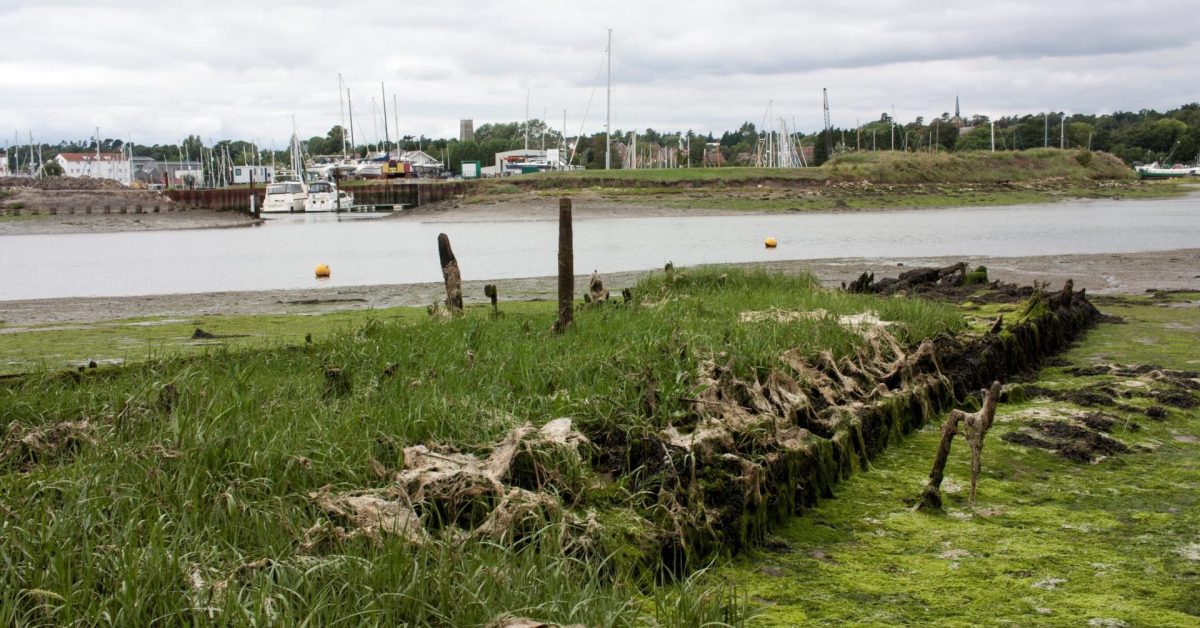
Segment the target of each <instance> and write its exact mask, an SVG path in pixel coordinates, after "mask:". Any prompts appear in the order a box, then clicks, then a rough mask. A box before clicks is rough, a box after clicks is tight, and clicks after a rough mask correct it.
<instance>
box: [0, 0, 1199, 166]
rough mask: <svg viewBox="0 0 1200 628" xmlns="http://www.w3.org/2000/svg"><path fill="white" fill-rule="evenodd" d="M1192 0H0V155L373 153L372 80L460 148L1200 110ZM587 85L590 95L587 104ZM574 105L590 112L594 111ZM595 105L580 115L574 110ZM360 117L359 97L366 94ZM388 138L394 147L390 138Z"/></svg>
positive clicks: (411, 123) (410, 116) (408, 118)
mask: <svg viewBox="0 0 1200 628" xmlns="http://www.w3.org/2000/svg"><path fill="white" fill-rule="evenodd" d="M1197 8H1198V7H1197V4H1196V0H1179V1H1176V0H1158V1H1154V2H1147V1H1138V0H1122V1H1119V2H1108V1H1100V0H1091V1H1088V0H1057V1H1054V2H1047V1H1045V0H1042V1H1033V2H1027V1H1024V0H1020V1H1016V0H1014V1H1003V0H999V1H993V2H967V1H965V0H960V1H958V2H931V1H923V2H912V1H906V0H893V1H884V0H858V1H856V2H835V1H833V0H828V1H826V2H821V3H817V2H800V1H768V0H738V1H731V0H723V1H719V2H716V1H709V0H689V1H687V2H656V1H653V0H640V1H633V2H626V1H623V0H607V1H603V2H600V1H591V2H567V1H560V2H551V1H543V0H521V1H517V2H496V1H478V2H476V1H468V0H458V1H451V2H431V1H426V2H408V1H404V0H390V1H386V2H384V1H371V2H366V1H357V0H320V1H309V0H286V1H271V2H259V1H258V0H239V1H236V2H235V1H228V0H185V1H179V0H165V1H163V2H145V1H144V0H139V1H136V2H135V1H127V0H93V1H90V2H82V1H55V0H0V145H3V144H4V143H10V144H11V143H12V142H13V133H14V132H17V133H19V136H20V138H21V141H26V139H27V134H28V133H29V132H30V131H32V132H33V135H34V139H35V140H37V141H48V142H56V141H58V140H60V139H81V138H88V137H91V136H92V135H93V134H94V132H95V127H97V126H99V127H100V135H101V136H102V137H120V138H122V139H126V140H128V139H130V138H132V139H133V141H135V142H137V143H173V142H175V141H177V140H178V139H180V138H181V137H183V136H185V135H187V134H189V133H194V134H198V135H200V136H201V137H202V138H204V139H205V140H206V141H207V140H208V139H209V138H212V139H223V138H239V139H255V140H258V141H259V142H260V143H261V144H263V145H266V146H269V145H271V144H272V143H274V144H275V145H276V146H280V147H282V146H283V145H284V144H286V142H287V138H288V136H289V135H290V133H291V126H292V116H295V120H296V124H297V125H298V127H299V131H300V134H301V136H303V137H305V138H307V137H309V136H312V135H324V134H325V133H326V132H327V131H328V130H329V128H330V127H331V126H333V125H335V124H338V123H340V121H341V113H340V111H339V102H338V73H339V72H340V73H341V74H342V75H343V76H344V78H345V82H346V85H347V86H348V87H349V88H350V90H351V93H352V96H353V101H354V102H353V106H354V114H355V120H354V122H355V127H356V128H355V130H356V136H357V138H358V139H359V141H360V142H362V141H364V140H366V141H370V140H372V139H373V136H374V135H375V133H376V131H375V130H374V129H375V128H376V127H379V131H378V134H379V135H380V136H382V134H383V131H382V128H381V126H380V124H379V123H378V122H375V121H373V119H372V102H371V98H372V97H374V98H375V99H376V100H377V101H378V100H381V96H380V82H381V81H382V82H384V83H385V84H386V87H387V94H388V95H387V99H388V114H389V127H390V128H391V129H392V133H393V134H394V133H395V130H394V129H395V124H396V121H394V120H392V119H391V113H392V94H395V95H396V102H397V104H398V110H399V129H400V132H401V134H403V135H418V134H425V135H426V136H430V137H447V136H456V135H457V133H458V119H459V118H473V119H474V120H475V125H476V126H477V127H478V126H479V125H481V124H484V123H487V122H498V121H499V122H503V121H513V120H519V119H522V118H523V117H524V116H525V102H526V90H527V89H528V90H531V91H530V93H531V104H530V112H531V117H534V118H541V117H542V116H543V112H545V117H546V118H547V119H548V120H549V121H550V122H551V124H552V126H554V127H555V128H559V127H561V126H562V117H563V111H564V110H566V115H567V129H568V134H569V135H574V134H575V133H577V132H578V131H579V129H580V127H581V125H583V128H584V129H585V131H586V132H595V131H598V130H600V129H602V128H603V124H604V96H605V91H604V77H603V73H602V71H601V67H602V63H603V58H604V47H605V32H606V31H605V29H606V28H609V27H611V28H612V29H613V76H614V88H613V106H612V116H613V128H614V130H615V129H617V128H621V129H632V128H638V129H645V128H647V127H652V128H655V129H658V130H671V131H673V130H687V129H692V130H695V131H697V132H701V133H707V132H709V131H713V132H717V133H719V132H720V131H722V130H725V129H731V128H735V127H737V126H738V125H739V124H740V123H741V122H743V121H745V120H750V121H752V122H754V123H755V124H760V123H761V121H762V119H763V117H764V114H765V112H766V108H767V102H768V100H773V101H774V112H775V115H776V116H777V117H779V116H782V117H784V118H785V119H787V120H788V121H789V123H790V122H791V120H792V119H795V121H796V124H797V126H798V127H799V129H800V130H801V131H813V130H817V129H819V128H820V127H821V125H822V121H821V116H822V113H821V88H822V87H827V88H828V89H829V100H830V105H831V108H832V118H833V123H834V124H835V125H838V126H853V125H855V124H856V123H858V122H860V121H862V122H866V121H869V120H874V119H878V118H879V116H880V114H881V113H882V112H884V111H891V110H892V108H893V107H894V108H895V111H896V114H897V116H898V117H899V118H900V119H901V120H910V119H912V118H914V117H916V116H919V115H923V116H926V117H929V116H937V115H940V114H941V113H942V112H947V111H950V112H952V111H953V107H954V98H955V96H956V95H957V96H959V97H960V98H961V101H962V110H963V113H964V114H965V115H973V114H985V115H1003V114H1008V113H1025V112H1037V111H1044V110H1052V111H1066V112H1068V113H1075V112H1080V113H1107V112H1111V111H1114V110H1138V109H1142V108H1153V109H1158V110H1160V111H1161V110H1165V109H1170V108H1174V107H1177V106H1179V105H1181V104H1184V103H1188V102H1195V101H1200V11H1198V10H1197ZM593 90H594V92H593ZM593 96H594V97H593ZM589 98H591V99H592V102H591V107H590V111H589V112H588V113H587V117H586V124H585V123H584V112H585V109H586V108H587V107H588V102H589ZM376 105H377V106H376V108H378V103H376ZM393 136H394V135H393Z"/></svg>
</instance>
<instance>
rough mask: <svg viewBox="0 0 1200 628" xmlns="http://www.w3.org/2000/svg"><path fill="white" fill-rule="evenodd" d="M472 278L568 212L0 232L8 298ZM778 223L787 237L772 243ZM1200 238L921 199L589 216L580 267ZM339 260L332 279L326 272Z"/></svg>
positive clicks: (1120, 218) (549, 252) (1056, 248)
mask: <svg viewBox="0 0 1200 628" xmlns="http://www.w3.org/2000/svg"><path fill="white" fill-rule="evenodd" d="M442 232H445V233H446V234H448V235H449V236H450V241H451V243H452V245H453V248H454V252H455V254H456V255H457V256H458V260H459V264H460V266H461V268H462V274H463V278H464V279H506V278H518V277H534V276H545V275H553V274H555V273H556V272H557V260H556V255H557V250H558V244H557V241H558V225H557V222H555V221H550V220H548V221H514V222H444V223H439V222H434V221H430V222H419V221H416V220H384V219H379V218H374V217H370V216H362V215H342V216H335V215H330V216H316V215H312V216H304V217H299V218H293V217H285V218H280V219H272V220H269V221H268V222H267V223H266V224H265V225H262V226H259V227H253V228H244V229H207V230H187V231H141V232H126V233H87V234H53V235H18V236H3V237H0V268H3V269H4V274H5V277H6V278H5V279H4V280H3V282H2V283H0V301H2V300H16V299H36V298H52V297H80V296H134V295H151V294H170V293H191V292H217V291H237V290H267V289H276V288H305V287H312V288H327V287H333V286H344V285H371V284H405V283H421V282H431V281H440V280H441V269H440V268H439V266H438V257H437V235H438V233H442ZM767 236H773V237H775V238H777V239H778V240H779V247H778V248H776V249H766V248H764V247H763V244H762V243H763V239H764V238H766V237H767ZM1196 247H1200V198H1198V197H1196V196H1190V197H1185V198H1178V199H1159V200H1127V201H1111V200H1087V201H1068V202H1063V203H1056V204H1052V205H1015V206H1009V207H993V208H978V207H976V208H950V209H925V210H914V211H887V212H858V213H807V214H801V213H797V214H771V215H744V216H711V217H687V218H619V219H595V220H584V219H576V220H575V270H576V272H577V273H579V274H586V273H590V272H591V271H592V270H600V271H601V272H602V273H603V272H618V271H629V270H644V269H650V268H660V267H662V266H663V265H664V264H665V263H666V262H668V261H671V262H674V263H675V264H677V265H693V264H702V263H723V262H754V261H768V260H794V259H818V258H830V257H932V256H945V255H963V256H971V255H978V256H985V255H986V256H1024V255H1054V254H1070V253H1121V252H1135V251H1155V250H1170V249H1180V248H1196ZM318 263H326V264H328V265H329V266H330V267H331V268H332V270H333V276H332V277H331V278H330V279H327V280H318V279H315V278H314V277H313V268H314V267H315V266H316V264H318Z"/></svg>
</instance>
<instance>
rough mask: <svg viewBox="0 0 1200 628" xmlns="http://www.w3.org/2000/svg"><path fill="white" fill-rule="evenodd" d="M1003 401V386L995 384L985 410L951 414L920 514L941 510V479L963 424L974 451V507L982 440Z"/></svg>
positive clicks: (987, 397) (943, 433) (926, 486)
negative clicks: (997, 403) (1001, 389)
mask: <svg viewBox="0 0 1200 628" xmlns="http://www.w3.org/2000/svg"><path fill="white" fill-rule="evenodd" d="M999 399H1000V382H992V387H991V389H990V390H988V392H987V396H986V397H984V400H983V408H982V409H981V410H980V411H979V412H970V413H968V412H963V411H962V410H952V411H951V412H950V416H948V417H946V423H945V424H944V425H942V438H941V441H940V442H939V443H938V450H937V455H936V456H935V457H934V459H933V470H931V471H930V472H929V483H928V484H926V485H925V491H924V493H922V495H921V499H920V501H918V502H917V508H918V509H920V510H941V509H942V488H941V487H942V478H943V477H944V476H945V471H946V461H947V459H949V457H950V443H951V441H952V440H953V439H954V435H955V434H957V433H958V426H959V424H960V423H961V424H962V433H963V438H965V439H966V441H967V445H968V446H969V447H970V448H971V495H970V504H971V506H972V507H974V506H975V485H976V484H977V483H978V482H979V471H980V469H981V468H982V455H983V437H984V436H986V435H987V432H988V430H989V429H991V427H992V421H993V420H994V419H995V417H996V402H997V401H999Z"/></svg>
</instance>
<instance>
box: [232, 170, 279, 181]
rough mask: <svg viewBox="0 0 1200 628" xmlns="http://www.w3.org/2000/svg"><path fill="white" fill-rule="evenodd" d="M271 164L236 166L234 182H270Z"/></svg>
mask: <svg viewBox="0 0 1200 628" xmlns="http://www.w3.org/2000/svg"><path fill="white" fill-rule="evenodd" d="M271 178H272V177H271V167H270V166H234V167H233V182H234V183H256V184H257V183H270V182H271Z"/></svg>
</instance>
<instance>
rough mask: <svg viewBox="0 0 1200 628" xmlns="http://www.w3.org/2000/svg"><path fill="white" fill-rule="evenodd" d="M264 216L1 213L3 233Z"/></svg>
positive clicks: (186, 225) (245, 222)
mask: <svg viewBox="0 0 1200 628" xmlns="http://www.w3.org/2000/svg"><path fill="white" fill-rule="evenodd" d="M260 224H262V220H261V219H258V218H252V217H250V216H247V215H246V214H239V213H236V212H224V211H214V210H211V209H191V208H189V209H186V210H180V211H169V212H159V213H157V214H155V213H149V214H146V213H143V214H133V213H126V214H104V213H93V214H83V213H75V214H67V215H64V214H61V213H60V214H57V215H53V216H52V215H47V214H37V215H30V214H28V213H23V214H22V215H20V216H0V236H6V235H49V234H63V233H120V232H127V231H166V230H178V229H223V228H229V227H252V226H254V225H260Z"/></svg>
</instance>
